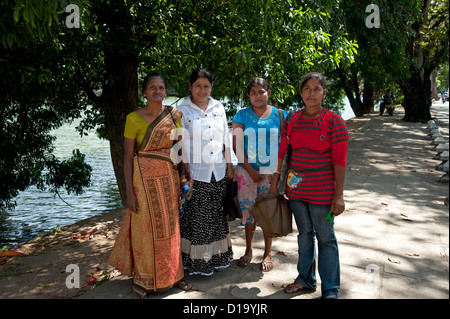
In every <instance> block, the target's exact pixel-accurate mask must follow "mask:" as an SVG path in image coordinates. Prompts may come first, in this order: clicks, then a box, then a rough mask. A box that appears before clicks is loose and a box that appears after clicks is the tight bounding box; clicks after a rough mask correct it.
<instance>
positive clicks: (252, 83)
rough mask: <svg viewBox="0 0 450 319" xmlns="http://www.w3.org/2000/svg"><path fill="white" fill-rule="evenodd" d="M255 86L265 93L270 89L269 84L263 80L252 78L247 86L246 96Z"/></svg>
mask: <svg viewBox="0 0 450 319" xmlns="http://www.w3.org/2000/svg"><path fill="white" fill-rule="evenodd" d="M255 85H261V86H262V87H263V88H264V89H265V90H266V91H268V90H269V89H270V85H269V82H267V81H266V80H264V79H263V78H254V79H253V80H251V81H250V82H249V83H248V84H247V94H249V93H250V91H251V89H252V87H254V86H255Z"/></svg>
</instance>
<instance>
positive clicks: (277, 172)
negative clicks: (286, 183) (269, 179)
mask: <svg viewBox="0 0 450 319" xmlns="http://www.w3.org/2000/svg"><path fill="white" fill-rule="evenodd" d="M273 173H274V174H279V175H281V173H280V171H275V172H273Z"/></svg>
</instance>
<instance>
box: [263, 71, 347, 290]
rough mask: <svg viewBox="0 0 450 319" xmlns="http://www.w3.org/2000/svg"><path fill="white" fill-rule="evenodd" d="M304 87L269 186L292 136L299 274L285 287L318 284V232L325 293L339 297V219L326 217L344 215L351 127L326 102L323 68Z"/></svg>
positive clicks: (291, 191)
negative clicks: (336, 224) (299, 107)
mask: <svg viewBox="0 0 450 319" xmlns="http://www.w3.org/2000/svg"><path fill="white" fill-rule="evenodd" d="M300 92H301V93H300V95H301V97H302V99H303V103H304V104H305V108H303V109H302V110H300V111H297V112H296V113H295V114H294V115H293V117H292V120H291V121H290V122H289V123H288V122H287V121H285V122H284V125H283V127H282V130H281V142H280V148H279V153H278V169H277V171H276V172H275V174H274V176H273V179H272V184H271V186H270V189H269V192H277V191H278V190H277V183H278V179H279V174H280V173H279V171H280V169H281V164H282V163H281V162H282V160H283V158H284V155H285V153H286V151H287V148H288V144H287V143H288V141H289V143H290V145H291V147H292V155H291V159H290V162H289V169H290V174H289V175H288V181H287V185H286V196H287V197H288V198H289V205H290V207H291V210H292V212H293V214H294V218H295V221H296V224H297V228H298V231H299V235H298V245H299V259H298V263H297V270H298V272H299V275H298V277H297V279H296V280H295V282H294V283H292V284H290V285H288V286H287V287H286V288H285V292H287V293H294V292H297V291H304V290H315V289H316V286H317V281H316V276H315V264H316V260H315V258H316V252H315V245H314V240H315V238H317V241H318V250H319V256H320V259H319V262H318V270H319V275H320V278H321V281H322V285H321V290H322V297H323V298H337V297H338V296H339V287H340V270H339V253H338V247H337V240H336V237H335V235H334V227H333V222H332V221H331V222H330V221H328V220H327V218H326V217H327V215H328V213H329V212H330V211H332V212H333V215H334V216H338V215H340V214H342V213H343V212H344V210H345V203H344V180H345V166H346V157H347V145H348V130H347V126H346V124H345V121H344V120H343V119H342V118H341V117H340V116H339V115H338V114H336V113H334V112H331V111H328V110H325V109H324V108H323V106H322V100H323V99H324V98H325V96H326V92H327V91H326V81H325V78H324V76H323V75H322V74H320V73H317V72H312V73H308V74H307V75H306V76H305V77H304V79H303V80H302V84H301V87H300Z"/></svg>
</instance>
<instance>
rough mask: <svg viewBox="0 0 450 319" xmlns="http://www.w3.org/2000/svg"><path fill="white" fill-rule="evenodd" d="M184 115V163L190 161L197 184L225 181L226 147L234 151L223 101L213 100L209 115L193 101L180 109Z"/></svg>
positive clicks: (185, 102)
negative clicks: (212, 180)
mask: <svg viewBox="0 0 450 319" xmlns="http://www.w3.org/2000/svg"><path fill="white" fill-rule="evenodd" d="M177 109H178V110H180V111H181V112H182V113H183V117H182V118H181V123H182V125H183V138H182V141H183V160H184V161H188V162H189V164H190V168H191V174H192V177H193V179H194V180H197V181H202V182H207V183H209V182H210V181H211V177H212V173H214V177H215V179H216V181H219V180H221V179H222V178H224V177H225V171H226V166H227V165H226V161H225V155H224V147H225V148H229V147H230V138H229V133H228V132H229V131H228V123H227V116H226V113H225V109H224V107H223V105H222V103H220V102H219V101H217V100H215V99H213V98H211V97H210V98H209V103H208V106H207V108H206V110H205V111H202V110H201V109H200V108H199V107H198V106H197V105H195V104H194V103H192V101H191V98H190V97H189V98H188V99H186V100H185V101H183V102H182V103H181V104H180V105H179V106H178V107H177Z"/></svg>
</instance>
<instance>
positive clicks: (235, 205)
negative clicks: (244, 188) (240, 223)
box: [223, 180, 242, 221]
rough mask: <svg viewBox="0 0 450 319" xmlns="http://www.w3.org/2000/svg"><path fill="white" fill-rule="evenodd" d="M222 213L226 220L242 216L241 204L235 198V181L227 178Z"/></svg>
mask: <svg viewBox="0 0 450 319" xmlns="http://www.w3.org/2000/svg"><path fill="white" fill-rule="evenodd" d="M223 215H224V216H225V218H226V219H227V220H228V221H233V220H235V219H236V218H242V211H241V206H240V205H239V201H238V198H237V181H230V180H227V189H226V192H225V197H224V199H223Z"/></svg>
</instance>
